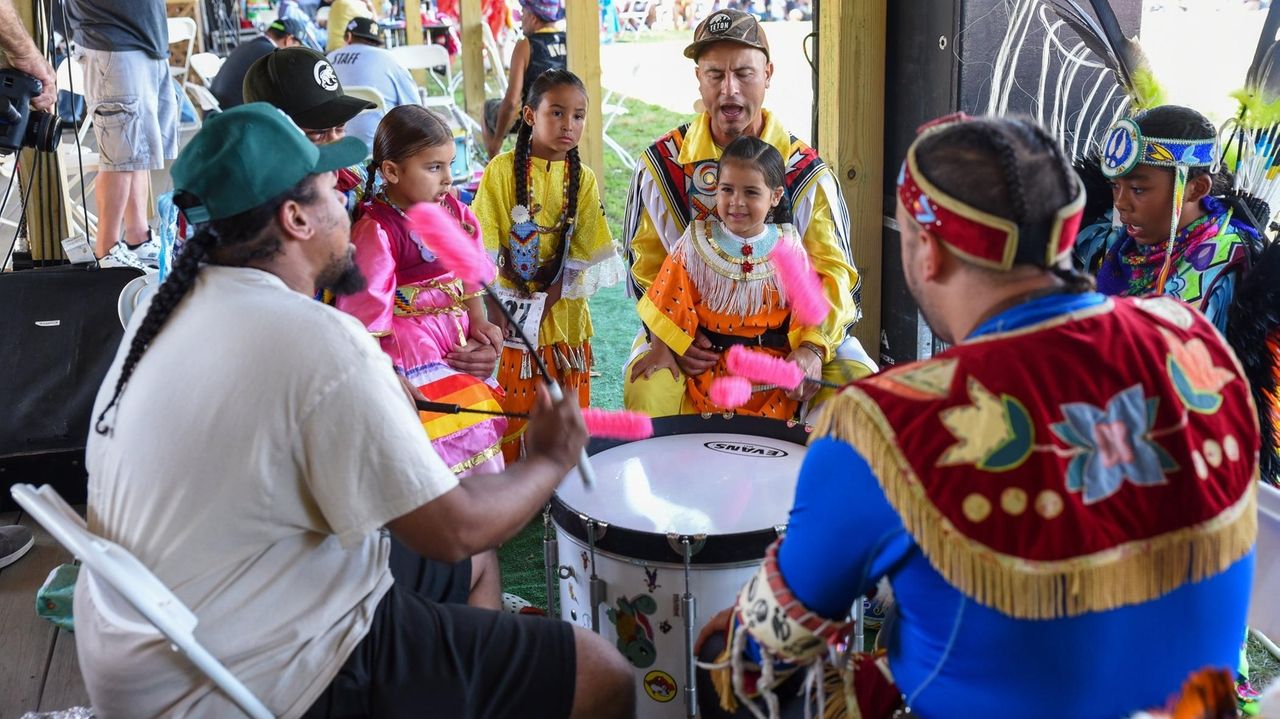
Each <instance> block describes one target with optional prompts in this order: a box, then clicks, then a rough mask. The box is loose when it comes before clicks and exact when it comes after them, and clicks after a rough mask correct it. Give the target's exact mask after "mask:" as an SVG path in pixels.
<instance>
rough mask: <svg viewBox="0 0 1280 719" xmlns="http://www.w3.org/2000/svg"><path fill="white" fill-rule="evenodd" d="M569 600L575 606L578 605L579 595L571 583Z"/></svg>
mask: <svg viewBox="0 0 1280 719" xmlns="http://www.w3.org/2000/svg"><path fill="white" fill-rule="evenodd" d="M569 600H570V601H572V602H573V603H574V604H577V603H578V593H577V592H575V591H573V582H569Z"/></svg>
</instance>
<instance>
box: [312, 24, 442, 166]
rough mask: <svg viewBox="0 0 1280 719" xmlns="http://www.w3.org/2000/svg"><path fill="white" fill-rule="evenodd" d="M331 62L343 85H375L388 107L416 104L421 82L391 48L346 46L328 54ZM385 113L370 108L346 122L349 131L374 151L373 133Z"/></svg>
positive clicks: (347, 86)
mask: <svg viewBox="0 0 1280 719" xmlns="http://www.w3.org/2000/svg"><path fill="white" fill-rule="evenodd" d="M329 63H330V64H332V65H333V70H334V72H336V73H338V80H339V81H341V82H342V86H343V87H344V88H349V87H356V86H364V87H372V88H373V89H375V90H377V91H378V92H380V93H382V99H383V100H385V101H386V103H387V109H388V110H390V109H391V108H393V107H399V106H401V105H415V104H417V103H418V101H419V99H420V98H419V97H418V85H417V83H415V82H414V81H413V76H412V75H410V74H409V71H408V70H406V69H404V66H403V65H401V64H400V63H399V62H396V59H395V56H393V55H392V54H391V52H390V51H388V50H385V49H383V48H380V47H375V46H373V45H361V44H358V43H357V44H355V45H347V46H346V47H343V48H339V49H337V50H333V51H331V52H330V53H329ZM384 114H385V113H382V112H377V111H376V110H371V111H369V112H362V113H360V114H359V115H356V116H355V117H353V118H351V119H350V120H348V121H347V134H348V135H351V136H352V137H358V138H360V139H361V140H364V142H365V144H366V145H368V146H369V152H370V154H372V153H373V135H374V133H375V132H376V131H377V130H378V123H379V122H381V121H382V116H383V115H384Z"/></svg>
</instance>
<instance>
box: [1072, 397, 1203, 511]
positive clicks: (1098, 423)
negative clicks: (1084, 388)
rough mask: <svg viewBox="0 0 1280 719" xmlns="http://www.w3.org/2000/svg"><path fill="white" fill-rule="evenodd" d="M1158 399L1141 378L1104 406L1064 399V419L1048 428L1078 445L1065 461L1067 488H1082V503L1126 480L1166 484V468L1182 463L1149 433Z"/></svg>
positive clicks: (1116, 488)
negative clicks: (1150, 394)
mask: <svg viewBox="0 0 1280 719" xmlns="http://www.w3.org/2000/svg"><path fill="white" fill-rule="evenodd" d="M1158 405H1159V399H1157V398H1150V399H1148V398H1147V397H1146V396H1145V395H1144V394H1143V390H1142V385H1140V384H1135V385H1133V386H1132V387H1129V388H1128V389H1125V390H1122V391H1121V392H1119V393H1117V394H1115V395H1114V396H1113V397H1112V398H1111V399H1110V400H1108V401H1107V406H1106V408H1105V409H1102V408H1099V407H1095V406H1093V405H1091V404H1089V403H1087V402H1071V403H1069V404H1064V405H1062V407H1061V409H1062V415H1063V418H1064V421H1062V422H1056V423H1054V424H1053V425H1052V426H1051V427H1050V429H1051V430H1052V431H1053V433H1054V434H1055V435H1057V436H1058V438H1059V439H1061V440H1062V441H1063V442H1066V443H1067V444H1069V445H1071V446H1072V447H1073V448H1075V449H1077V450H1080V451H1079V452H1078V453H1077V454H1076V455H1075V456H1074V457H1072V458H1071V464H1070V465H1069V466H1068V467H1067V490H1068V491H1070V492H1083V499H1084V503H1085V504H1094V503H1095V502H1101V501H1102V500H1104V499H1106V498H1107V497H1110V496H1111V495H1113V494H1115V493H1116V492H1118V491H1120V488H1121V487H1122V486H1123V485H1124V483H1125V480H1128V481H1129V482H1130V483H1132V484H1134V485H1137V486H1140V487H1151V486H1156V485H1161V484H1165V482H1166V481H1167V480H1166V478H1165V473H1166V472H1172V471H1175V470H1176V469H1177V468H1178V465H1177V463H1176V462H1174V460H1173V457H1171V456H1169V453H1168V452H1166V451H1165V450H1164V449H1162V448H1161V447H1160V446H1159V445H1157V444H1156V443H1154V442H1152V441H1151V440H1150V439H1149V435H1150V432H1151V429H1152V427H1153V426H1154V424H1155V418H1156V408H1157V406H1158Z"/></svg>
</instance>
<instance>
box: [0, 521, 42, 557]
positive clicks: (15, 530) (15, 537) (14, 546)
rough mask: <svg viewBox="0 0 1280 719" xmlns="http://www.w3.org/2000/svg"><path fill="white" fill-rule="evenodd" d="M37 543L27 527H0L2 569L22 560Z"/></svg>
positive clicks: (13, 525) (11, 525)
mask: <svg viewBox="0 0 1280 719" xmlns="http://www.w3.org/2000/svg"><path fill="white" fill-rule="evenodd" d="M35 543H36V537H35V535H34V534H32V533H31V530H30V529H27V528H26V527H22V526H19V525H16V524H10V525H6V526H3V527H0V567H7V566H9V565H10V564H13V563H14V562H16V561H18V560H19V559H22V555H24V554H26V553H27V552H29V551H31V547H32V546H33V545H34V544H35Z"/></svg>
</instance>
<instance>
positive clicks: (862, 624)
mask: <svg viewBox="0 0 1280 719" xmlns="http://www.w3.org/2000/svg"><path fill="white" fill-rule="evenodd" d="M866 646H867V645H866V620H865V618H864V617H863V606H862V597H858V599H857V600H856V601H855V602H854V603H853V651H855V652H865V651H866Z"/></svg>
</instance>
